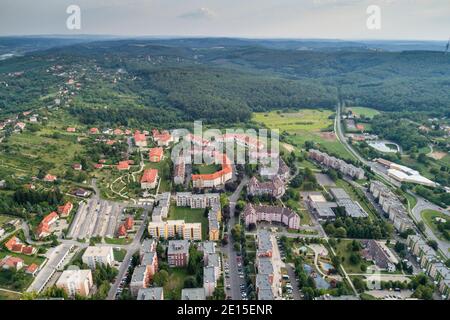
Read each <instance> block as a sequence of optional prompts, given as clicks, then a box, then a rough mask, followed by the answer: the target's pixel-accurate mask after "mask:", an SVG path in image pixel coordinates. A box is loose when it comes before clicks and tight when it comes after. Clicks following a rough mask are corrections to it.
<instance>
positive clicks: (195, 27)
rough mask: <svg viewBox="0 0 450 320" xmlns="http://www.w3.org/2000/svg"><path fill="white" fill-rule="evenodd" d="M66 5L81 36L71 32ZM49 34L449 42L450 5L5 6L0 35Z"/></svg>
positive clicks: (116, 2) (432, 1)
mask: <svg viewBox="0 0 450 320" xmlns="http://www.w3.org/2000/svg"><path fill="white" fill-rule="evenodd" d="M69 5H78V6H79V8H80V10H81V29H80V30H69V29H68V28H67V27H66V20H67V18H68V17H69V14H67V13H66V9H67V7H68V6H69ZM370 5H377V6H379V8H380V17H381V20H380V21H381V28H380V29H378V30H370V29H368V28H367V25H366V21H367V19H368V18H369V15H368V14H367V12H366V10H367V8H368V7H369V6H370ZM49 34H52V35H55V34H60V35H77V34H100V35H118V36H216V37H217V36H226V37H246V38H326V39H404V40H446V39H448V38H449V37H450V0H0V36H9V35H49Z"/></svg>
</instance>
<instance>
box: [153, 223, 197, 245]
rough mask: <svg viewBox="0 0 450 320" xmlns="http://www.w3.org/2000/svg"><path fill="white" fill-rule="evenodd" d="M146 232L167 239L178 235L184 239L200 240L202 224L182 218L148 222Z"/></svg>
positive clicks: (157, 237) (154, 236)
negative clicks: (187, 221)
mask: <svg viewBox="0 0 450 320" xmlns="http://www.w3.org/2000/svg"><path fill="white" fill-rule="evenodd" d="M148 233H149V235H150V236H151V237H153V238H156V239H159V238H163V239H169V238H175V237H177V236H180V237H182V238H183V239H186V240H202V224H201V223H185V221H184V220H167V221H162V222H150V223H149V224H148Z"/></svg>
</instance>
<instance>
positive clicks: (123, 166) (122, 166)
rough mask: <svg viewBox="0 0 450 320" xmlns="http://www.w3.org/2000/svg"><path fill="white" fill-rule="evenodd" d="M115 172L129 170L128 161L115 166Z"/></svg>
mask: <svg viewBox="0 0 450 320" xmlns="http://www.w3.org/2000/svg"><path fill="white" fill-rule="evenodd" d="M117 170H119V171H124V170H130V164H129V163H128V161H120V162H119V164H118V165H117Z"/></svg>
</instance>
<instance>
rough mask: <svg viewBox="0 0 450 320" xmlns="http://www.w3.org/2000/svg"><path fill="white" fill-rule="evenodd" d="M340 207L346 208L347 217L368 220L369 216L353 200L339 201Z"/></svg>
mask: <svg viewBox="0 0 450 320" xmlns="http://www.w3.org/2000/svg"><path fill="white" fill-rule="evenodd" d="M337 204H338V206H340V207H344V208H345V213H346V215H348V216H350V217H352V218H366V217H368V216H369V214H368V213H367V212H366V211H364V209H363V208H362V207H361V206H360V205H359V203H357V202H354V201H353V200H351V199H339V200H338V201H337Z"/></svg>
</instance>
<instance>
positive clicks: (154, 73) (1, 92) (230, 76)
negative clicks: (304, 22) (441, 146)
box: [0, 39, 450, 125]
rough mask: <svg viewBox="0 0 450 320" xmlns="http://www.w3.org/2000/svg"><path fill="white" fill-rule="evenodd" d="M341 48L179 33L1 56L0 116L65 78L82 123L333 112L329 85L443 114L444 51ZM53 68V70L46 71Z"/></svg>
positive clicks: (448, 78)
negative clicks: (74, 88)
mask: <svg viewBox="0 0 450 320" xmlns="http://www.w3.org/2000/svg"><path fill="white" fill-rule="evenodd" d="M268 41H269V40H265V42H268ZM347 45H350V43H348V44H346V45H345V46H340V47H339V49H336V50H334V51H333V50H330V47H327V50H314V51H311V50H297V49H295V50H294V49H292V48H287V49H286V48H283V46H281V45H279V44H278V46H277V44H276V43H273V45H272V47H269V46H268V45H267V43H258V42H257V41H254V42H251V43H249V42H245V41H243V40H239V39H236V40H232V39H231V40H230V39H225V40H223V45H221V41H220V39H214V40H211V39H204V40H202V39H195V41H193V40H189V41H188V40H186V39H184V40H114V41H98V42H89V43H83V44H75V45H70V46H65V47H61V48H51V49H48V50H45V51H40V52H32V53H29V54H27V55H25V56H24V57H16V58H12V59H8V60H5V61H1V62H0V112H2V113H5V112H10V111H16V110H25V109H28V108H30V107H33V106H36V105H45V104H46V103H48V102H49V99H50V98H52V97H53V95H52V94H54V93H55V92H58V90H60V89H61V88H62V87H64V81H65V80H67V78H68V77H74V78H75V79H76V80H77V81H78V82H80V83H81V84H82V86H81V90H79V91H78V92H77V94H76V96H75V97H74V99H73V100H74V101H73V103H72V107H73V112H74V113H75V114H77V115H79V116H80V118H81V119H83V121H85V122H93V121H96V119H101V121H110V122H115V123H129V122H130V121H149V122H153V123H155V124H164V125H175V124H176V123H177V122H180V121H186V122H187V121H191V120H193V119H203V120H205V121H209V122H216V123H217V122H219V123H221V122H236V121H247V120H249V119H250V115H251V112H252V111H263V110H270V109H282V108H295V107H309V108H318V107H320V108H334V107H335V105H336V102H337V100H338V90H339V92H340V95H341V98H342V99H344V100H347V101H348V102H349V103H356V104H358V105H361V106H368V107H373V108H377V109H380V110H387V111H404V110H412V111H416V110H419V111H435V112H437V113H442V114H445V113H447V114H448V113H449V110H450V54H449V55H445V54H444V53H443V52H437V51H404V52H382V51H374V50H371V49H367V48H365V47H364V46H354V47H352V48H348V47H347ZM346 48H347V49H346ZM55 65H58V66H62V67H63V69H62V70H61V72H58V73H55V72H51V68H52V67H54V66H55ZM22 71H24V73H23V74H22V75H21V76H19V77H11V73H14V72H22ZM2 83H3V84H5V83H7V86H4V85H2ZM43 97H44V98H43ZM105 106H107V107H108V110H107V111H105ZM158 110H164V111H165V113H164V115H161V114H157V113H158Z"/></svg>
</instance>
